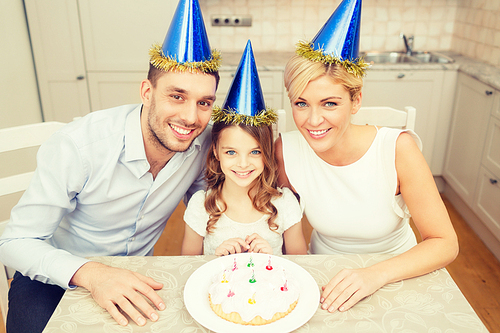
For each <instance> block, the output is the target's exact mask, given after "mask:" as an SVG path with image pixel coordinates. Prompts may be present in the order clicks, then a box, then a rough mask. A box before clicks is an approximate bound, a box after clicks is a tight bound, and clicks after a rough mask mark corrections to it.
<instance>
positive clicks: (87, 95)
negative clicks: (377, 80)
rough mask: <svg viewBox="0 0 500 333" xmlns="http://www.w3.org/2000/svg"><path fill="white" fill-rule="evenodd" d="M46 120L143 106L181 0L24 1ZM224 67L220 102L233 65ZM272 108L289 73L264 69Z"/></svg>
mask: <svg viewBox="0 0 500 333" xmlns="http://www.w3.org/2000/svg"><path fill="white" fill-rule="evenodd" d="M25 3H26V11H27V16H28V25H29V29H30V34H31V36H32V45H33V52H34V56H35V62H36V65H37V66H36V70H37V75H38V84H39V87H40V97H41V100H42V109H43V114H44V118H45V120H58V121H63V122H69V121H71V120H72V119H73V118H74V117H79V116H83V115H85V114H87V113H89V112H91V111H96V110H101V109H105V108H110V107H114V106H118V105H122V104H135V103H141V99H140V83H141V81H142V80H143V79H145V78H146V77H147V72H148V68H149V67H148V64H149V54H148V52H149V49H150V47H151V45H152V44H153V43H159V44H161V43H162V42H163V39H164V37H165V34H166V33H167V31H168V28H169V26H170V21H171V19H172V16H173V13H174V12H175V9H176V7H177V3H178V1H177V0H166V1H165V0H146V1H127V2H126V5H124V3H123V1H122V0H108V1H101V0H47V1H43V3H41V2H40V1H37V0H25ZM229 68H232V67H229V66H226V67H225V68H224V69H222V70H221V71H220V76H221V80H220V84H219V89H218V92H217V101H216V104H217V105H222V103H223V102H224V98H225V96H226V93H227V90H228V88H229V85H230V84H231V81H232V78H233V76H234V70H231V69H229ZM259 77H260V80H261V85H262V90H263V93H264V98H265V101H266V103H267V105H268V106H270V107H272V108H275V109H279V108H282V107H283V90H284V87H283V70H270V71H262V70H261V71H260V72H259Z"/></svg>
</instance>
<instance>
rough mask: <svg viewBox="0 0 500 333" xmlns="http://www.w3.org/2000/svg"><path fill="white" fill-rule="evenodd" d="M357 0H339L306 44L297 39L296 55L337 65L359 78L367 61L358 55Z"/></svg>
mask: <svg viewBox="0 0 500 333" xmlns="http://www.w3.org/2000/svg"><path fill="white" fill-rule="evenodd" d="M360 23H361V0H343V1H342V2H341V3H340V5H339V6H338V7H337V9H336V10H335V11H334V12H333V14H332V16H330V18H329V19H328V21H327V22H326V23H325V25H324V26H323V27H322V28H321V29H320V31H319V32H318V33H317V34H316V36H315V37H314V38H313V40H312V41H311V42H310V43H304V42H299V43H298V44H297V51H296V52H297V54H298V55H300V56H303V57H305V58H307V59H310V60H312V61H320V62H323V63H325V64H340V65H342V66H344V68H345V69H346V70H347V71H348V72H349V73H352V74H354V75H356V76H359V77H363V76H364V75H365V69H366V68H367V67H368V64H367V63H365V62H364V61H363V59H360V58H359V31H360Z"/></svg>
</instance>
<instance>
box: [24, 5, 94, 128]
mask: <svg viewBox="0 0 500 333" xmlns="http://www.w3.org/2000/svg"><path fill="white" fill-rule="evenodd" d="M24 3H25V8H26V15H27V18H28V28H29V33H30V39H31V45H32V49H33V55H34V60H35V68H36V76H37V82H38V89H39V93H40V99H41V104H42V113H43V119H44V120H45V121H51V120H57V121H61V122H69V121H71V120H72V119H73V118H74V117H78V116H83V115H85V114H87V113H88V112H89V111H90V103H89V94H88V88H87V81H86V76H87V73H86V69H85V59H84V53H83V46H82V40H81V35H80V20H79V16H78V4H77V1H76V0H72V1H68V0H50V1H37V0H25V1H24Z"/></svg>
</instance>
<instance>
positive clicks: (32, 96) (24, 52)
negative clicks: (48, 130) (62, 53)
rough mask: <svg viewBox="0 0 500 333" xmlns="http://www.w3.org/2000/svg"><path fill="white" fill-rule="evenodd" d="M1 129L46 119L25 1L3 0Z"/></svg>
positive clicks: (0, 19) (0, 18) (0, 20)
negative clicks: (34, 65)
mask: <svg viewBox="0 0 500 333" xmlns="http://www.w3.org/2000/svg"><path fill="white" fill-rule="evenodd" d="M0 47H1V49H2V51H1V52H0V128H5V127H11V126H17V125H24V124H29V123H36V122H40V121H42V113H41V110H40V102H39V98H38V90H37V86H36V78H35V70H34V67H33V59H32V56H31V48H30V44H29V38H28V29H27V26H26V20H25V16H24V7H23V1H22V0H9V1H0Z"/></svg>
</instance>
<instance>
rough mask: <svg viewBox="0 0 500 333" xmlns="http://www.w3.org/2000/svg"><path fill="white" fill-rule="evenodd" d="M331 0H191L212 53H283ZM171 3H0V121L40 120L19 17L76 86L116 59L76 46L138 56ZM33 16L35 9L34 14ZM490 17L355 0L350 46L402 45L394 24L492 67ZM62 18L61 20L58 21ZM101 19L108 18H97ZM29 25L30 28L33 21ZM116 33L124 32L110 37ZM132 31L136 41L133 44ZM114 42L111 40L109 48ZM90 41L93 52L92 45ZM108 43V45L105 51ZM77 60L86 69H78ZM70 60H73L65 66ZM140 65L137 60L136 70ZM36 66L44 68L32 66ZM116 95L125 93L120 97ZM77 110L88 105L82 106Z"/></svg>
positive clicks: (406, 1) (438, 6)
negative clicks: (237, 19) (357, 38)
mask: <svg viewBox="0 0 500 333" xmlns="http://www.w3.org/2000/svg"><path fill="white" fill-rule="evenodd" d="M339 2H340V1H339V0H200V5H201V7H202V10H203V15H204V18H205V22H206V26H207V31H208V35H209V39H210V42H211V45H212V47H214V48H217V49H219V50H221V51H222V52H230V51H232V52H241V50H242V49H243V47H244V45H245V43H246V40H247V39H251V40H252V44H253V47H254V51H255V52H271V51H277V52H289V51H290V52H291V51H293V47H294V45H295V43H296V42H297V41H298V40H309V39H311V38H312V37H314V35H315V34H316V32H317V31H318V29H319V28H320V27H321V26H322V25H323V23H324V22H325V21H326V19H327V18H328V17H329V16H330V15H331V13H332V12H333V10H334V9H335V8H336V6H337V5H338V4H339ZM25 3H26V7H27V11H28V14H29V15H28V20H27V19H26V16H25V8H24V7H25ZM176 4H177V1H176V0H166V1H160V0H145V1H133V0H129V1H118V0H104V1H100V0H78V1H77V0H60V1H54V0H51V1H36V0H25V1H23V0H5V1H1V2H0V26H1V28H0V46H1V48H2V52H1V53H0V77H1V79H0V105H2V110H0V128H2V127H9V126H15V125H21V124H25V123H32V122H37V121H41V120H42V106H41V104H43V102H42V103H41V102H40V99H39V92H40V90H42V91H41V93H42V95H43V94H44V87H39V86H37V74H38V79H39V80H40V79H42V80H43V79H46V77H45V76H44V75H45V73H37V72H36V71H35V67H34V62H33V56H32V52H31V50H32V49H31V47H32V45H31V43H30V31H29V30H28V23H30V26H31V30H32V31H31V34H32V35H33V33H34V32H35V33H36V32H37V31H38V32H39V33H41V34H43V33H45V35H43V36H34V37H38V39H39V40H43V42H44V43H45V45H43V47H44V48H46V49H49V50H45V52H46V53H47V52H49V51H50V49H52V50H53V51H54V54H55V55H56V56H54V55H52V56H51V58H52V59H43V60H41V61H39V64H37V65H38V66H42V65H43V66H47V67H46V71H47V72H49V74H48V75H49V76H50V75H51V74H50V73H52V74H53V76H54V78H53V79H54V80H56V81H58V82H59V83H61V84H62V82H63V81H66V80H69V79H73V80H74V79H75V77H81V76H84V78H83V79H80V80H79V82H78V85H80V86H84V85H86V81H87V80H86V79H87V75H86V74H87V73H86V72H106V71H111V72H113V71H116V70H117V68H118V67H116V66H115V68H113V66H108V68H104V67H102V66H101V67H99V66H97V67H96V68H92V66H93V64H92V62H91V61H90V63H89V60H88V59H83V57H84V55H83V53H85V55H86V56H87V57H89V56H92V54H91V53H92V52H94V51H95V55H96V56H100V55H102V52H110V54H112V57H115V58H116V59H117V60H119V58H124V57H127V55H126V54H124V52H126V53H127V52H128V53H129V54H130V53H133V56H136V57H137V58H138V59H141V60H142V61H143V63H144V64H147V60H148V55H147V49H148V48H149V46H150V44H151V43H153V42H160V43H161V42H162V41H163V38H164V35H165V33H166V30H167V28H168V23H169V21H170V18H171V15H172V13H171V11H172V10H173V9H175V6H176ZM226 14H227V15H247V14H248V15H251V17H252V26H250V27H220V26H219V27H215V26H211V24H210V20H211V17H212V16H213V15H226ZM37 15H38V17H35V16H37ZM50 15H53V16H54V19H52V20H51V19H48V18H47V16H49V17H50ZM90 16H92V17H90ZM499 16H500V1H498V0H365V1H364V2H363V9H362V24H361V45H360V48H361V50H362V51H369V50H377V51H383V50H402V49H403V47H404V44H403V41H402V39H401V38H400V37H399V35H400V33H401V32H403V33H405V34H406V35H408V36H410V35H414V36H415V39H414V49H415V50H434V51H436V50H451V51H456V52H458V53H461V54H463V55H465V56H468V57H470V58H472V59H477V60H480V61H483V62H485V63H487V64H490V65H493V66H496V67H499V66H500V20H498V17H499ZM62 18H65V19H66V20H67V21H66V22H60V21H61V19H62ZM92 20H95V21H94V22H92ZM51 23H54V26H52V27H51V26H48V25H49V24H51ZM93 23H96V24H101V26H99V27H98V28H103V29H106V28H109V29H106V30H107V31H113V33H114V35H107V34H106V33H104V34H102V38H101V39H99V36H93V37H89V36H88V35H86V34H85V32H89V33H96V32H97V31H96V30H94V31H90V29H91V28H89V27H88V26H87V25H88V24H90V25H92V24H93ZM104 23H107V24H108V26H107V27H106V26H103V25H102V24H104ZM35 24H38V26H34V25H35ZM122 25H125V26H126V29H121V28H122ZM64 26H65V27H64ZM63 27H64V28H63ZM116 27H120V29H121V30H116V29H114V28H116ZM42 30H46V31H42ZM51 30H53V31H51ZM81 30H82V31H81ZM119 31H122V32H124V34H122V35H119ZM134 31H135V32H137V33H134ZM99 33H100V32H99ZM51 36H52V37H51ZM32 37H33V36H32ZM89 38H94V39H95V40H94V41H95V42H97V43H101V44H100V45H90V44H89V41H88V39H89ZM81 39H83V40H81ZM106 39H107V40H106ZM135 39H138V40H139V42H136V43H134V42H135V41H136V40H135ZM34 42H35V43H36V41H34ZM127 44H128V45H127ZM115 45H119V47H114V46H115ZM99 47H100V48H102V50H94V48H99ZM38 48H40V45H38ZM113 49H114V50H116V52H113ZM71 51H76V52H71ZM38 52H40V51H38ZM141 56H142V58H141ZM38 57H39V58H40V57H41V56H38ZM68 58H71V59H68ZM78 58H81V59H78ZM68 61H71V62H81V63H82V65H78V64H75V63H73V64H70V65H69V66H67V65H65V63H67V62H68ZM257 61H259V59H257ZM84 62H86V66H87V68H84V67H85V64H84ZM134 65H135V64H134ZM51 66H52V67H51ZM63 66H67V67H70V68H69V70H68V68H67V69H64V70H60V73H58V74H57V75H56V74H54V72H55V71H56V69H55V68H54V67H63ZM78 66H83V68H75V67H78ZM94 67H95V66H94ZM144 68H145V67H144V66H143V70H145V69H144ZM37 70H38V71H44V70H43V69H41V68H38V69H37ZM71 70H73V71H75V73H76V74H75V75H76V76H75V77H72V76H74V75H73V74H74V73H70V71H71ZM123 70H125V71H135V70H138V66H136V67H135V68H134V67H132V66H131V67H130V68H128V69H123ZM139 70H140V68H139ZM80 72H81V73H80ZM70 75H71V77H70V78H68V77H67V76H70ZM40 76H41V77H40ZM66 83H67V81H66ZM73 83H74V82H73ZM54 89H56V90H57V89H61V90H64V91H65V94H66V96H68V94H70V95H71V98H69V102H68V105H64V107H69V105H72V103H70V102H75V97H76V96H80V95H78V94H76V93H75V92H74V91H73V92H69V91H68V88H64V87H57V88H54ZM87 89H88V88H87ZM49 94H50V93H49ZM75 94H76V95H75ZM87 94H88V93H87ZM53 96H54V95H53ZM54 98H55V97H54ZM126 102H128V101H127V100H124V101H123V103H126ZM61 103H63V104H64V102H63V101H59V102H57V101H55V102H53V103H49V104H50V106H47V108H52V107H57V106H58V105H59V106H61V105H60V104H61ZM119 104H122V103H119ZM61 107H63V106H61ZM72 108H73V109H75V108H80V106H73V107H72ZM82 108H84V109H85V108H89V105H87V106H83V107H82ZM43 111H44V112H45V113H47V115H45V117H44V118H46V120H47V119H50V118H51V115H50V114H51V113H52V111H51V110H43ZM87 112H88V111H87ZM68 113H69V111H68ZM75 113H76V115H78V114H79V113H85V110H81V111H79V112H75ZM75 113H73V114H69V116H73V115H75ZM80 115H81V114H80ZM70 119H71V118H70ZM65 121H68V119H65Z"/></svg>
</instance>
